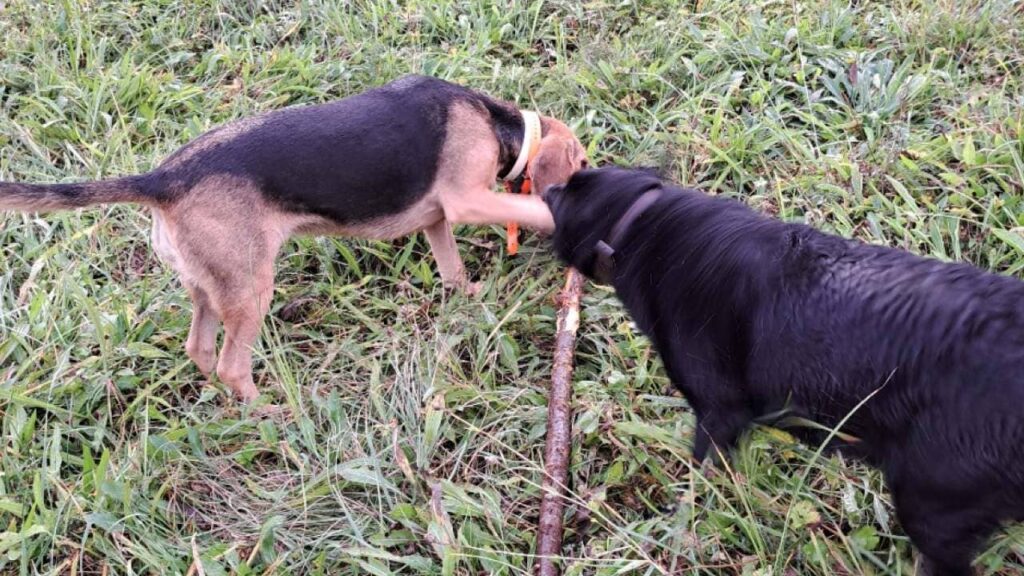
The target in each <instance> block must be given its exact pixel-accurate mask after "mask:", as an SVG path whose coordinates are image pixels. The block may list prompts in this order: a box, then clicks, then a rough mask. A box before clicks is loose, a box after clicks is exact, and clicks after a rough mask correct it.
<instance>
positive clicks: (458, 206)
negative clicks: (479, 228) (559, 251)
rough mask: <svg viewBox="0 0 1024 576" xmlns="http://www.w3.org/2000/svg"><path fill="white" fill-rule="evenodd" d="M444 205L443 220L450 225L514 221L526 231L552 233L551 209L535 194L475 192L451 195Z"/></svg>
mask: <svg viewBox="0 0 1024 576" xmlns="http://www.w3.org/2000/svg"><path fill="white" fill-rule="evenodd" d="M443 202H444V214H445V218H446V219H447V220H449V221H450V222H451V223H452V224H475V225H483V224H504V223H506V222H518V223H519V224H521V225H522V226H525V227H526V228H530V229H533V230H536V231H538V232H543V233H545V234H550V233H551V232H553V231H554V230H555V221H554V218H553V217H552V216H551V209H550V208H548V206H547V204H545V203H544V201H543V200H541V198H540V196H536V195H526V196H523V195H518V194H499V193H496V192H493V191H491V190H490V189H477V190H475V191H473V192H469V193H464V194H453V195H451V196H449V197H448V198H446V199H443Z"/></svg>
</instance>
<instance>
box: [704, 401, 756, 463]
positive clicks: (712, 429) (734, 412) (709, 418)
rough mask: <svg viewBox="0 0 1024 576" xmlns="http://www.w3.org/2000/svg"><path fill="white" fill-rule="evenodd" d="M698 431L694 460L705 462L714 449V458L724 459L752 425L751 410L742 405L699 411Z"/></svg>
mask: <svg viewBox="0 0 1024 576" xmlns="http://www.w3.org/2000/svg"><path fill="white" fill-rule="evenodd" d="M696 412H697V430H696V434H695V437H694V441H693V459H694V460H696V461H697V462H703V461H704V458H705V457H706V456H707V455H708V451H709V450H711V448H712V447H714V448H715V452H714V453H713V456H716V457H724V452H726V451H728V450H729V449H730V448H732V446H733V444H735V442H736V439H737V438H738V437H739V435H740V433H741V432H743V430H744V429H745V428H746V427H747V426H748V425H749V424H750V422H751V420H752V416H751V414H750V410H749V409H747V408H746V407H744V406H742V405H734V406H729V407H724V408H723V407H716V408H714V409H710V410H700V409H697V410H696Z"/></svg>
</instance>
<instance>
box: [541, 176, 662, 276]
mask: <svg viewBox="0 0 1024 576" xmlns="http://www.w3.org/2000/svg"><path fill="white" fill-rule="evenodd" d="M660 184H661V179H660V178H658V176H657V174H656V173H655V172H654V171H653V170H649V169H627V168H596V169H592V170H581V171H579V172H576V173H575V174H573V176H572V177H571V178H570V179H569V181H568V182H567V183H566V184H564V185H562V184H559V185H555V186H552V187H550V188H547V189H546V190H545V192H544V195H543V197H544V201H545V202H547V204H548V207H549V208H550V209H551V214H552V215H553V216H554V219H555V232H554V234H553V236H552V241H553V242H554V247H555V253H556V254H557V255H558V257H559V258H561V259H562V260H563V261H564V262H565V263H567V264H569V265H570V266H572V267H574V268H576V269H577V270H579V271H580V272H582V273H583V274H585V275H586V276H587V277H589V278H591V279H594V274H595V270H594V261H595V258H596V255H597V252H596V249H595V247H596V245H597V243H598V242H599V241H601V240H605V239H607V238H608V236H609V233H610V232H611V229H612V228H613V227H614V226H615V224H616V222H618V221H619V219H620V218H622V216H623V214H625V213H626V211H627V210H629V207H630V206H632V205H633V203H634V202H636V201H637V199H638V198H639V197H640V196H641V195H643V193H644V192H646V191H648V190H651V189H652V188H654V187H657V186H659V185H660Z"/></svg>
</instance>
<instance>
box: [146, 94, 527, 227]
mask: <svg viewBox="0 0 1024 576" xmlns="http://www.w3.org/2000/svg"><path fill="white" fill-rule="evenodd" d="M460 100H461V101H464V102H467V103H469V104H470V105H472V106H474V107H476V108H478V109H479V111H480V113H481V115H482V116H484V117H489V118H490V120H491V124H492V129H493V130H494V134H495V137H496V138H497V139H498V142H499V144H500V150H501V155H500V157H499V168H503V167H504V166H505V164H508V166H511V164H512V163H514V162H515V158H516V155H517V154H518V152H519V146H520V145H521V142H522V130H523V121H522V116H521V115H520V114H519V112H518V111H517V110H516V109H515V108H513V107H511V106H509V105H507V104H505V103H503V102H499V101H497V100H494V99H492V98H489V97H487V96H485V95H483V94H481V93H479V92H475V91H473V90H470V89H468V88H464V87H462V86H458V85H455V84H451V83H449V82H445V81H444V80H439V79H437V78H430V77H426V76H407V77H405V78H402V79H400V80H397V81H395V82H392V83H390V84H386V85H384V86H381V87H379V88H376V89H373V90H369V91H367V92H363V93H361V94H357V95H354V96H349V97H348V98H344V99H342V100H338V101H334V102H329V103H326V104H320V105H315V106H303V107H295V108H286V109H283V110H278V111H274V112H269V113H267V114H265V115H263V116H262V117H261V118H260V120H261V122H260V123H259V124H258V125H257V126H255V127H254V128H252V129H250V130H246V131H243V132H241V133H240V134H239V135H238V136H237V137H233V138H230V139H227V140H226V141H225V142H223V143H221V144H217V145H215V146H213V147H211V149H210V150H208V151H204V152H203V153H200V154H196V155H194V156H192V157H191V158H188V159H186V160H184V161H180V162H179V161H176V160H177V157H178V156H183V155H187V154H188V153H189V146H186V147H185V148H183V149H182V150H180V151H179V152H177V153H175V154H174V155H172V156H171V157H169V158H168V159H167V161H166V162H165V163H164V164H163V165H162V166H161V167H160V168H157V169H156V170H155V171H154V172H153V173H151V174H150V175H149V176H150V181H149V182H150V186H151V188H153V189H154V191H153V193H154V194H155V195H157V196H160V195H168V196H170V195H174V194H175V193H176V192H177V191H184V190H188V189H190V188H191V187H192V186H193V185H195V184H196V183H197V182H198V181H200V180H201V179H203V178H205V177H207V176H212V175H216V174H228V175H232V174H233V175H238V176H241V177H244V178H247V179H250V180H256V181H257V182H259V183H260V184H261V185H262V188H263V189H264V190H265V191H266V193H267V194H268V195H269V196H270V197H271V198H272V199H273V200H276V201H277V202H279V203H280V204H281V205H282V206H284V207H285V208H286V209H290V210H293V211H296V212H309V213H313V214H317V215H320V216H323V217H326V218H329V219H331V220H333V221H334V222H337V223H339V224H346V223H352V222H361V221H366V220H371V219H373V218H375V217H378V216H383V215H388V214H397V213H399V212H401V211H403V210H404V209H406V208H408V207H409V206H410V205H412V204H413V203H414V202H416V201H417V200H418V199H419V198H421V197H422V196H423V195H425V194H426V193H427V191H428V189H429V188H430V186H431V184H432V183H433V182H434V177H435V174H436V172H437V169H438V162H439V159H440V156H441V152H442V148H443V146H444V143H445V139H446V137H447V136H448V134H447V123H448V112H449V110H450V108H451V106H452V104H453V103H455V102H457V101H460ZM222 129H223V128H222ZM215 136H216V130H215V131H213V132H210V133H208V134H207V135H205V136H204V137H201V138H199V139H198V140H196V141H195V144H201V143H202V140H203V138H207V137H215ZM190 146H191V145H190ZM509 158H511V160H509Z"/></svg>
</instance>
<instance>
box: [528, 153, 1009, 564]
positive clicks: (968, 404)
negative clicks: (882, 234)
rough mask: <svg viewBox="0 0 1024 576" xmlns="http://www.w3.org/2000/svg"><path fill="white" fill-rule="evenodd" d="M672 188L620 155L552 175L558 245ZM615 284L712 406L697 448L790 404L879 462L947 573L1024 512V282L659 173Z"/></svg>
mask: <svg viewBox="0 0 1024 576" xmlns="http://www.w3.org/2000/svg"><path fill="white" fill-rule="evenodd" d="M659 184H660V180H658V179H657V178H656V177H655V176H652V175H651V174H650V173H644V172H639V171H632V170H626V169H618V168H605V169H601V170H585V171H581V172H578V173H577V174H576V175H575V176H573V178H572V179H571V180H570V181H569V182H568V184H567V185H565V186H555V187H552V188H551V189H549V191H548V193H547V195H546V199H547V201H548V204H549V205H550V206H551V208H552V211H553V213H554V218H555V225H556V229H555V232H554V235H553V242H554V246H555V250H556V251H557V253H558V255H559V257H561V258H562V259H563V260H564V261H566V262H567V263H569V264H571V265H573V266H575V267H577V268H578V269H579V270H580V271H582V272H583V273H585V274H588V275H590V274H592V273H593V264H594V244H595V243H596V242H597V241H598V240H600V239H602V238H603V237H604V236H605V235H607V234H608V231H609V229H610V228H611V227H612V226H613V225H614V223H615V222H616V220H618V218H619V217H621V215H622V214H623V213H624V212H625V211H626V210H627V209H628V207H629V206H630V204H631V203H632V202H633V201H635V200H636V198H637V197H638V196H639V195H640V194H641V193H642V192H643V191H644V190H647V189H649V188H650V187H651V186H656V185H659ZM661 185H662V186H663V187H664V193H663V194H662V197H661V198H660V199H659V200H658V202H657V203H656V204H655V205H653V206H652V207H651V208H650V209H648V210H646V211H645V212H644V213H643V214H642V215H641V216H640V217H639V218H638V219H637V220H636V221H635V222H634V224H633V225H632V226H631V227H630V229H629V231H628V232H627V233H626V234H625V235H624V236H623V238H622V241H621V242H619V244H618V246H616V254H615V269H614V272H613V284H614V286H615V289H616V292H617V293H618V295H619V297H620V298H621V299H622V301H623V302H624V303H625V305H626V307H627V308H628V310H629V312H630V313H631V314H632V316H633V318H634V319H635V321H636V322H637V324H638V325H639V327H640V328H641V329H642V330H643V331H644V332H645V333H646V334H647V335H648V336H649V337H650V338H651V339H652V341H653V343H654V345H655V347H656V348H657V350H658V351H659V353H660V356H661V358H662V360H663V362H664V364H665V367H666V370H667V371H668V374H669V376H670V378H671V379H672V381H673V382H674V383H675V384H676V386H678V387H679V388H680V389H681V390H682V392H683V393H684V394H685V395H686V397H687V399H688V401H689V402H690V404H691V406H692V407H693V409H694V412H695V413H696V415H697V433H696V440H695V447H694V456H695V457H696V458H699V459H703V457H704V456H705V454H706V453H707V451H708V450H709V448H711V447H712V446H718V447H719V448H722V449H728V448H729V447H730V446H731V445H732V444H733V443H734V442H735V440H736V438H737V436H738V435H739V434H740V433H741V432H742V431H743V430H744V428H745V427H747V426H748V424H749V423H750V422H751V420H752V419H753V418H756V417H759V416H762V415H765V414H768V413H771V412H774V411H777V410H779V409H780V408H783V407H787V408H788V409H789V410H790V413H794V412H795V413H796V414H798V415H802V416H804V417H807V418H810V419H812V420H815V421H817V422H819V423H821V424H824V425H826V426H828V427H830V428H831V427H836V426H837V425H839V424H840V423H841V422H842V420H843V419H844V418H847V417H848V420H847V421H846V424H845V425H844V426H843V427H842V429H841V430H842V432H844V433H848V434H851V435H853V436H856V437H857V438H859V442H857V443H856V445H854V446H852V448H854V451H855V452H856V453H857V454H858V455H860V456H862V457H864V458H865V459H866V460H867V461H869V462H871V463H873V464H874V465H876V466H878V467H880V468H881V469H882V470H883V471H884V474H885V478H886V481H887V483H888V485H889V487H890V489H891V491H892V495H893V499H894V502H895V505H896V509H897V513H898V516H899V519H900V522H901V524H902V525H903V527H904V529H905V530H906V532H907V533H908V534H909V535H910V537H911V539H912V541H913V542H914V544H915V545H916V546H917V547H918V549H919V550H920V551H921V552H922V553H923V555H924V557H925V565H926V566H928V568H929V570H930V574H931V575H932V576H947V575H948V576H962V575H967V574H969V573H970V563H971V560H972V558H973V556H974V554H975V553H976V552H977V550H978V548H979V546H980V545H981V544H982V543H983V542H984V540H985V539H986V538H987V537H988V536H989V535H990V534H991V533H992V532H993V531H994V530H995V529H996V528H997V527H998V526H999V524H1000V523H1001V522H1004V521H1019V520H1024V282H1021V281H1019V280H1016V279H1013V278H1009V277H1005V276H1000V275H996V274H991V273H987V272H984V271H982V270H979V269H977V268H974V267H972V266H968V265H964V264H948V263H942V262H939V261H937V260H931V259H926V258H921V257H919V256H915V255H913V254H910V253H908V252H904V251H900V250H895V249H890V248H885V247H880V246H872V245H867V244H863V243H860V242H856V241H852V240H847V239H843V238H839V237H836V236H831V235H827V234H823V233H820V232H818V231H816V230H814V229H812V228H809V227H807V226H803V225H798V224H787V223H783V222H780V221H777V220H773V219H769V218H767V217H764V216H761V215H759V214H757V213H755V212H753V211H752V210H750V209H748V208H747V207H745V206H743V205H742V204H740V203H737V202H734V201H730V200H725V199H720V198H714V197H710V196H707V195H704V194H701V193H699V192H696V191H693V190H684V189H680V188H677V187H673V186H670V185H664V184H661Z"/></svg>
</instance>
